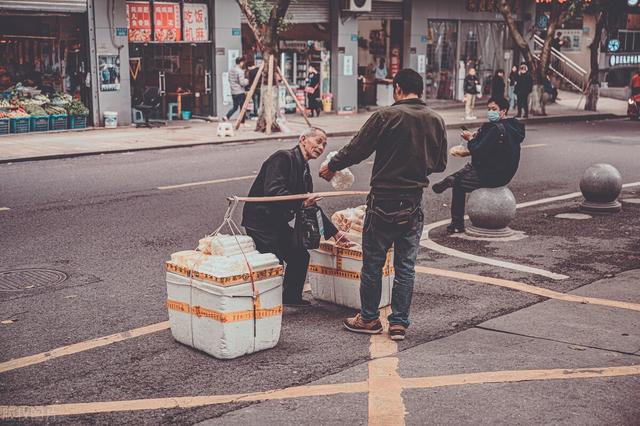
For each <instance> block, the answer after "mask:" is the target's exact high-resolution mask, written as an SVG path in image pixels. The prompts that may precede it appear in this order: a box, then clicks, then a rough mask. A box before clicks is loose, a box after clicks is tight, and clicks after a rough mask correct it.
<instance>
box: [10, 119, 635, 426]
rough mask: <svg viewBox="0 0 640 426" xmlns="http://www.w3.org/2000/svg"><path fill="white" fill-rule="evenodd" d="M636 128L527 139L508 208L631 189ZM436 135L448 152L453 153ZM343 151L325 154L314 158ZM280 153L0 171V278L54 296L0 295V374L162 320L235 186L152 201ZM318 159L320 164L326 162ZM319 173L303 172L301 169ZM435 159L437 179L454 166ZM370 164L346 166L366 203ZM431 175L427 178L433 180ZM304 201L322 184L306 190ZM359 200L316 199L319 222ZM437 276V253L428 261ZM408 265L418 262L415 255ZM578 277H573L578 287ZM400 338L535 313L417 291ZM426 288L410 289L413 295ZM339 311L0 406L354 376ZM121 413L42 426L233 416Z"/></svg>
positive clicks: (103, 361) (109, 350)
mask: <svg viewBox="0 0 640 426" xmlns="http://www.w3.org/2000/svg"><path fill="white" fill-rule="evenodd" d="M639 131H640V126H639V125H638V124H637V123H632V122H629V121H626V120H616V121H601V122H592V123H571V124H566V125H563V124H549V125H537V126H529V127H528V128H527V138H526V141H525V143H526V145H530V147H528V148H525V149H524V150H523V155H522V162H521V167H520V170H519V172H518V174H517V176H516V178H515V179H514V181H513V182H512V184H511V185H510V188H511V189H512V191H513V192H514V194H515V196H516V198H517V200H518V202H523V201H528V200H535V199H540V198H544V197H549V196H554V195H560V194H565V193H568V192H573V191H577V190H578V182H579V180H580V177H581V175H582V172H583V171H584V170H585V169H586V168H587V167H588V166H589V165H590V164H593V163H600V162H605V163H610V164H613V165H615V166H616V167H617V168H618V170H619V171H620V172H621V173H622V176H623V181H624V182H637V181H640V167H639V165H640V164H639V163H640V162H639V160H638V159H639V158H640V138H638V134H639V133H640V132H639ZM456 133H457V132H449V143H450V145H454V144H456V143H457V142H458V137H457V134H456ZM347 141H348V139H346V138H335V139H331V140H330V141H329V145H328V151H330V150H333V149H337V148H339V147H340V146H342V145H343V144H345V143H346V142H347ZM292 145H293V144H292V142H291V141H285V142H282V141H269V142H260V143H256V144H233V145H232V144H229V145H219V146H204V147H196V148H185V149H175V150H161V151H147V152H138V153H131V154H114V155H102V156H97V157H84V158H75V159H66V160H51V161H41V162H28V163H16V164H3V165H0V208H9V209H10V210H4V211H2V210H0V248H1V249H0V250H1V252H2V255H1V256H2V259H1V263H0V269H1V270H5V271H6V270H15V269H25V268H46V269H53V270H57V271H62V272H64V273H66V274H67V275H68V276H69V278H68V279H67V280H65V281H63V282H61V283H59V284H56V285H51V286H44V287H41V288H39V287H35V288H30V289H24V290H22V291H0V312H1V314H0V316H1V317H2V318H0V319H2V320H5V319H12V320H14V322H12V323H11V324H3V325H0V341H2V342H3V343H2V345H1V346H0V362H1V361H6V360H9V359H12V358H16V357H23V356H28V355H32V354H36V353H40V352H43V351H47V350H49V349H52V348H56V347H59V346H63V345H67V344H71V343H75V342H80V341H84V340H87V339H92V338H95V337H99V336H104V335H108V334H112V333H116V332H121V331H125V330H130V329H134V328H136V327H141V326H144V325H148V324H152V323H157V322H160V321H165V320H166V319H167V313H166V307H165V304H164V302H165V299H166V290H165V283H164V272H163V269H162V264H163V261H165V260H166V259H168V257H169V255H170V254H171V253H172V252H175V251H178V250H184V249H191V248H193V247H195V246H196V245H197V241H198V239H199V238H201V237H202V236H203V235H205V234H206V233H209V232H211V231H212V230H213V229H215V228H216V227H217V226H218V224H219V223H220V220H221V219H222V216H223V213H224V211H225V209H226V206H227V203H226V201H225V197H226V196H228V195H234V194H236V195H245V194H246V193H247V191H248V188H249V186H250V184H251V179H250V178H247V179H241V180H232V181H223V182H218V183H211V184H205V185H197V186H184V187H179V188H170V189H164V190H161V189H158V188H160V187H164V186H172V185H180V184H187V183H194V182H200V181H210V180H225V179H230V178H238V177H245V176H250V175H252V174H254V173H256V172H257V170H258V169H259V167H260V164H261V162H262V161H263V160H264V159H265V158H266V157H267V156H268V155H269V154H270V153H272V152H273V151H275V150H276V149H280V148H286V147H290V146H292ZM328 151H327V152H328ZM319 164H320V162H316V163H315V164H312V172H313V173H314V175H315V174H316V172H317V169H318V167H319ZM462 164H463V160H460V159H454V160H452V161H450V164H449V167H448V168H447V172H452V171H455V170H456V169H457V168H459V167H460V166H462ZM370 170H371V165H370V164H367V163H363V164H362V165H360V166H357V167H353V168H352V171H353V172H354V174H355V176H356V183H355V185H354V188H353V189H355V190H366V189H367V188H368V187H367V183H368V177H369V174H370ZM439 177H440V176H434V180H437V179H438V178H439ZM315 184H316V188H315V189H316V190H318V191H320V190H330V189H331V188H330V186H329V185H328V184H327V183H325V182H323V181H321V180H320V179H315ZM362 202H363V200H362V199H358V198H350V199H327V200H323V201H322V202H321V205H322V206H323V207H324V208H325V209H326V211H328V212H333V211H335V210H337V209H341V208H345V207H348V206H354V205H358V204H361V203H362ZM448 202H449V194H448V193H445V194H442V195H434V194H433V193H432V192H431V191H429V192H428V193H427V196H426V197H425V208H426V210H425V211H426V215H425V216H426V221H427V222H434V221H437V220H441V219H444V218H447V217H448V207H447V206H448ZM435 258H436V261H435V263H437V259H439V258H438V257H437V256H436V257H435ZM420 259H421V261H424V262H433V261H434V257H433V256H431V255H429V254H428V253H426V252H424V251H423V253H421V256H420ZM584 279H585V280H587V281H588V280H589V276H588V275H587V276H585V278H584ZM429 280H432V279H431V278H428V277H418V280H417V283H416V294H415V297H414V302H413V312H412V316H413V321H414V325H413V326H412V328H411V329H410V334H409V335H408V338H407V340H406V341H405V342H404V343H403V344H402V345H401V346H400V349H401V350H404V349H408V348H410V347H414V346H417V345H419V344H420V343H423V342H427V341H431V340H434V339H437V338H439V337H442V336H446V335H451V334H453V333H457V332H459V331H461V330H463V329H465V328H468V327H471V326H472V325H474V324H477V323H479V322H481V321H484V320H487V319H490V318H493V317H496V316H499V315H502V314H504V313H507V312H511V311H515V310H517V309H520V308H522V307H524V306H528V305H531V304H532V303H535V302H537V301H539V300H540V299H539V298H538V297H536V296H531V295H526V294H516V293H513V294H512V293H508V294H505V293H501V292H499V291H498V290H494V289H488V288H484V287H482V288H480V287H479V288H473V287H472V288H464V289H462V288H456V289H455V291H453V290H451V291H448V290H447V289H444V288H440V289H439V290H434V289H433V288H430V289H428V290H421V289H420V286H421V285H423V284H425V283H428V282H429ZM425 285H426V284H425ZM350 313H351V311H350V310H348V309H344V308H340V307H336V306H332V305H328V304H315V305H314V307H312V308H310V309H306V310H295V309H291V310H287V311H285V314H284V321H283V330H282V335H281V340H280V343H279V344H278V346H277V347H276V348H275V349H272V350H269V351H265V352H261V353H257V354H254V355H251V356H247V357H243V358H240V359H237V360H233V361H219V360H215V359H213V358H211V357H209V356H207V355H204V354H202V353H199V352H197V351H195V350H191V349H189V348H186V347H184V346H182V345H179V344H177V343H175V342H174V341H173V339H172V338H171V336H170V333H169V332H168V331H163V332H159V333H154V334H150V335H147V336H143V337H139V338H134V339H130V340H127V341H125V342H122V343H117V344H113V345H109V346H106V347H104V348H99V349H95V350H90V351H86V352H83V353H80V354H76V355H73V356H68V357H63V358H60V359H58V360H54V361H49V362H45V363H41V364H38V365H34V366H30V367H25V368H22V369H18V370H15V371H10V372H7V373H3V374H2V375H1V376H0V404H29V405H35V404H52V403H55V402H83V401H98V400H99V401H109V400H121V399H122V400H129V399H137V398H152V397H168V396H176V395H200V394H203V395H208V394H215V393H238V392H249V391H258V390H265V389H275V388H282V387H287V386H292V385H297V384H304V383H309V382H311V381H313V380H316V379H319V378H322V377H326V376H328V375H331V374H339V373H340V372H341V371H343V370H345V369H347V368H349V367H352V366H355V365H358V364H361V363H363V362H365V361H366V360H367V358H368V346H369V340H368V339H367V338H364V337H363V338H361V337H359V336H354V335H352V334H349V333H347V332H344V331H343V330H342V329H341V325H340V320H341V318H342V317H344V316H346V315H348V314H350ZM246 405H247V403H243V404H240V403H235V404H225V405H219V406H213V407H206V408H197V409H187V410H164V411H163V410H157V411H149V412H125V413H117V414H100V415H93V416H80V417H73V418H70V417H67V418H65V417H62V418H56V419H49V420H50V421H52V422H55V423H67V422H68V423H74V422H78V421H81V422H87V423H103V422H110V423H120V424H123V423H133V422H136V423H145V424H158V423H167V424H168V423H172V422H178V423H181V424H191V423H196V422H198V421H202V420H205V419H210V418H215V417H217V416H220V415H222V414H224V413H226V412H230V411H233V410H236V409H238V408H241V407H244V406H246Z"/></svg>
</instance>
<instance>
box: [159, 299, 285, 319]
mask: <svg viewBox="0 0 640 426" xmlns="http://www.w3.org/2000/svg"><path fill="white" fill-rule="evenodd" d="M167 308H169V309H170V310H172V311H178V312H183V313H191V315H195V316H197V317H205V318H210V319H212V320H214V321H218V322H221V323H228V322H238V321H249V320H252V319H253V318H254V317H253V313H254V311H253V310H247V311H237V312H220V311H215V310H213V309H206V308H203V307H202V306H189V304H187V303H182V302H176V301H175V300H167ZM281 314H282V305H279V306H276V307H274V308H258V309H256V310H255V318H256V319H262V318H268V317H274V316H277V315H281Z"/></svg>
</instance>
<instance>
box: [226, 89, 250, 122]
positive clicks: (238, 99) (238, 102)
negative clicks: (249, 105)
mask: <svg viewBox="0 0 640 426" xmlns="http://www.w3.org/2000/svg"><path fill="white" fill-rule="evenodd" d="M231 98H232V99H233V107H232V108H231V109H230V110H229V112H228V113H227V118H231V116H232V115H233V114H234V113H235V112H236V111H237V110H239V109H241V108H242V104H243V103H244V100H245V98H246V95H245V94H244V93H241V94H239V95H231ZM245 117H246V114H245V115H244V116H243V117H242V122H243V123H244V118H245Z"/></svg>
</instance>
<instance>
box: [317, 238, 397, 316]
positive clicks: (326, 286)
mask: <svg viewBox="0 0 640 426" xmlns="http://www.w3.org/2000/svg"><path fill="white" fill-rule="evenodd" d="M310 254H311V260H310V262H309V264H310V265H311V268H310V269H313V267H314V266H320V267H327V268H331V269H333V270H339V272H337V273H332V274H325V273H321V272H314V271H312V270H310V271H309V272H308V274H307V277H308V280H309V284H310V286H311V294H313V297H314V298H315V299H318V300H324V301H326V302H330V303H335V304H337V305H342V306H347V307H349V308H353V309H360V273H361V270H362V260H358V259H350V258H346V257H342V258H341V261H340V262H341V264H342V265H341V268H339V267H338V266H340V265H337V256H336V255H334V254H331V253H327V252H324V251H320V250H311V251H310ZM390 262H391V265H393V260H392V257H391V260H390ZM393 278H394V274H393V273H390V274H387V275H385V274H384V273H383V275H382V295H381V297H380V306H379V307H383V306H387V305H389V304H390V303H391V292H392V289H393Z"/></svg>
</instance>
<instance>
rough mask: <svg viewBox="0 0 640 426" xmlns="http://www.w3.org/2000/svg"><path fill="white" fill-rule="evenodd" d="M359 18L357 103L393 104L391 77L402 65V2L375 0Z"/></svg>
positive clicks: (363, 104) (360, 104)
mask: <svg viewBox="0 0 640 426" xmlns="http://www.w3.org/2000/svg"><path fill="white" fill-rule="evenodd" d="M357 19H358V23H357V29H358V105H359V106H360V107H366V106H373V105H377V106H388V105H391V104H392V103H393V90H392V85H391V80H392V79H393V77H394V76H395V75H396V73H397V72H398V71H399V70H400V69H401V68H402V55H403V44H404V43H403V36H404V22H403V3H402V1H401V0H400V1H373V2H372V7H371V12H368V13H363V14H361V15H359V16H358V18H357Z"/></svg>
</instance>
